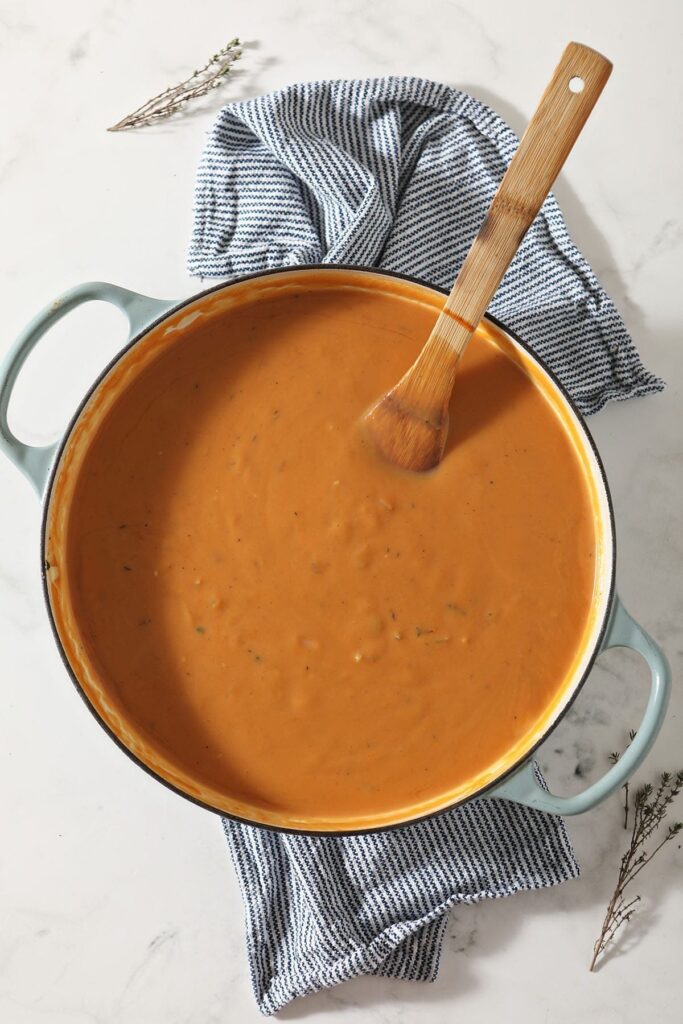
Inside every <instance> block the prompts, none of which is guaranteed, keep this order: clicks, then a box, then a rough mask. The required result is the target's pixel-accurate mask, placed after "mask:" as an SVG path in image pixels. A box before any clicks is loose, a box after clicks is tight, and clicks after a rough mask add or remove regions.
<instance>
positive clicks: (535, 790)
mask: <svg viewBox="0 0 683 1024" xmlns="http://www.w3.org/2000/svg"><path fill="white" fill-rule="evenodd" d="M306 269H307V270H313V269H320V271H321V272H323V271H327V272H329V271H331V270H336V269H344V268H329V267H328V268H311V267H308V268H306ZM347 269H349V270H351V269H353V271H354V272H356V273H357V272H359V271H361V272H363V271H362V270H361V268H358V267H354V268H347ZM288 272H295V271H288V270H286V269H285V270H284V271H273V272H270V273H271V274H277V273H288ZM367 273H371V274H373V275H377V274H380V273H384V272H380V271H376V270H368V271H367ZM255 276H259V275H255ZM261 276H265V275H261ZM386 276H390V277H401V278H402V279H404V280H408V281H411V280H412V279H411V278H407V277H404V276H403V275H386ZM235 283H236V282H231V283H230V284H227V285H219V286H218V289H211V290H210V292H215V291H217V290H221V289H225V288H230V287H231V286H232V284H235ZM414 283H417V284H421V283H422V282H414ZM431 290H432V291H434V290H435V289H431ZM202 294H203V295H208V294H209V292H205V293H202ZM199 298H201V297H198V296H195V297H193V298H192V299H189V300H187V301H186V302H182V303H179V302H172V301H163V300H160V299H152V298H149V297H147V296H144V295H138V294H137V293H136V292H132V291H128V290H127V289H125V288H119V287H117V286H116V285H112V284H105V283H102V282H91V283H88V284H81V285H78V286H76V287H75V288H72V289H71V290H70V291H68V292H65V293H64V294H63V295H61V296H60V297H59V298H58V299H56V300H55V301H54V302H52V303H50V305H49V306H47V307H46V308H45V309H43V310H42V311H41V312H40V313H38V315H37V316H36V317H35V318H34V319H33V320H32V321H31V323H30V324H29V325H28V326H27V327H26V329H25V330H24V331H23V332H22V334H21V335H20V336H19V338H18V339H17V341H16V342H15V344H14V345H13V346H12V348H11V349H10V351H9V352H8V354H7V356H6V357H5V359H4V361H3V362H2V364H1V365H0V450H2V451H3V452H4V453H5V455H6V456H7V457H8V458H9V459H10V460H11V461H12V462H13V463H14V464H15V465H16V466H17V467H18V468H19V469H20V470H21V471H22V473H23V474H24V475H25V476H26V478H27V479H28V480H29V481H30V482H31V484H32V485H33V487H34V488H35V490H36V492H37V493H38V495H39V497H40V498H41V499H43V500H44V517H43V544H42V545H41V563H42V561H43V555H42V552H43V550H44V527H45V515H46V510H47V499H48V498H49V493H50V486H51V482H52V479H53V477H54V473H55V470H56V467H57V465H58V463H59V459H60V455H61V452H62V450H63V449H64V447H65V446H66V445H67V444H68V439H69V436H70V433H71V430H72V428H73V426H74V423H75V421H76V419H77V417H78V413H77V415H76V417H75V418H74V420H73V421H72V423H71V425H70V426H69V428H68V429H67V431H66V434H65V436H64V438H63V439H62V440H61V441H59V442H57V443H55V444H51V445H46V446H44V447H33V446H30V445H26V444H24V443H23V442H21V441H20V440H19V439H18V438H16V437H15V436H14V435H13V433H12V431H11V430H10V428H9V425H8V422H7V410H8V406H9V402H10V397H11V394H12V390H13V387H14V384H15V382H16V380H17V377H18V375H19V373H20V371H21V368H22V366H23V364H24V361H25V360H26V358H27V356H28V354H29V353H30V352H31V350H32V349H33V347H34V346H35V345H36V344H37V342H38V341H39V340H40V339H41V338H42V336H43V335H44V334H45V333H46V331H47V330H48V329H49V328H50V327H52V326H53V325H54V324H55V323H57V321H58V320H61V318H62V317H63V316H65V315H66V314H67V313H68V312H69V311H70V310H72V309H75V308H76V307H77V306H79V305H81V304H82V303H84V302H90V301H93V300H104V301H107V302H111V303H112V304H113V305H115V306H117V307H118V308H119V309H121V310H122V311H123V312H124V313H125V314H126V316H127V318H128V324H129V337H128V345H127V346H126V348H125V349H124V350H123V351H124V352H126V351H128V349H129V348H130V346H131V345H132V344H134V343H135V342H137V341H138V340H139V339H140V337H141V336H142V335H143V334H145V333H146V331H147V330H148V329H149V328H150V327H151V326H153V325H154V324H156V323H157V322H159V321H160V320H161V319H164V318H165V317H166V316H169V315H171V314H172V313H174V312H176V311H177V310H178V309H180V308H184V307H185V306H188V305H190V304H192V303H193V302H196V301H197V300H198V299H199ZM491 319H493V318H491ZM499 326H500V327H501V328H502V329H503V330H504V331H505V332H506V333H507V334H508V335H509V336H510V337H511V338H513V339H514V341H515V343H516V344H518V345H520V346H521V347H523V348H524V349H525V350H526V352H527V353H529V352H530V350H529V349H528V346H526V345H525V344H524V342H523V341H521V339H519V338H516V337H515V335H514V334H513V333H512V332H511V331H509V330H508V328H506V327H505V326H504V325H502V324H499ZM122 354H123V353H121V355H122ZM121 355H120V356H119V357H117V359H118V358H121ZM531 355H532V357H533V358H534V359H535V361H536V362H537V363H538V365H539V366H541V367H542V369H543V370H545V372H546V373H548V375H549V376H550V378H551V379H552V381H553V383H554V384H555V386H556V387H557V389H558V390H559V391H560V392H561V393H562V395H563V396H564V399H565V401H566V402H567V403H568V404H569V405H570V406H571V408H572V409H574V407H573V404H572V403H571V400H570V399H569V397H568V396H567V395H566V392H565V391H564V389H563V388H562V386H561V385H560V384H559V382H558V381H557V380H556V379H555V378H554V376H553V375H552V374H551V373H550V371H548V369H547V367H544V366H543V364H542V362H541V361H540V360H539V359H538V357H536V356H535V355H534V354H533V353H531ZM116 361H117V360H115V362H116ZM112 365H113V364H112ZM109 369H111V367H108V368H107V370H106V371H105V373H104V374H103V375H102V377H101V378H100V381H101V380H102V378H103V377H104V376H105V375H106V373H107V372H108V370H109ZM100 381H98V382H96V384H95V385H93V389H92V390H91V392H90V395H91V394H92V392H93V391H94V390H95V389H96V388H97V386H98V385H99V382H100ZM90 395H89V396H87V398H89V397H90ZM87 398H86V399H85V400H84V403H85V401H86V400H87ZM81 408H82V406H81ZM79 412H80V410H79ZM574 412H575V413H576V410H575V409H574ZM576 417H577V418H578V420H579V422H580V426H581V429H582V430H583V432H584V434H585V436H586V438H588V440H589V441H590V444H591V446H592V447H593V449H595V446H594V445H593V442H592V439H591V438H590V434H589V433H588V431H587V429H586V427H585V424H584V423H583V420H581V418H580V416H579V414H578V413H576ZM596 459H597V453H596ZM596 464H597V465H598V466H599V469H600V472H602V474H603V478H604V471H602V466H601V464H600V463H599V460H597V463H596ZM603 482H604V481H603ZM605 493H606V495H607V500H608V501H609V494H608V491H607V488H606V483H605ZM610 512H611V506H610ZM610 519H611V516H610ZM611 540H612V545H613V542H614V530H613V520H612V538H611ZM46 601H48V611H50V606H49V600H48V598H47V590H46ZM55 637H56V639H57V642H58V643H59V638H58V637H57V635H56V633H55ZM60 647H61V644H60ZM610 647H628V648H631V650H634V651H637V652H638V653H639V654H640V655H641V656H642V657H643V658H644V660H645V661H646V662H647V665H648V667H649V669H650V695H649V699H648V702H647V707H646V709H645V713H644V715H643V719H642V722H641V724H640V727H639V729H638V731H637V734H636V737H635V739H634V740H633V742H632V743H631V744H630V746H629V747H628V749H627V750H626V751H625V752H624V754H623V755H622V756H621V758H620V759H619V760H618V761H617V763H616V764H614V765H613V766H612V767H610V768H609V769H608V770H607V771H606V772H605V774H604V775H603V776H602V778H601V779H599V780H598V781H597V782H595V783H593V785H591V786H589V787H588V788H587V789H585V790H584V791H583V792H582V793H579V794H578V795H576V796H570V797H561V796H555V795H554V794H552V793H549V792H548V791H547V790H545V789H544V788H542V787H541V785H540V784H539V782H538V779H537V775H536V772H535V769H534V762H533V760H532V759H531V756H530V754H531V753H532V751H530V752H527V754H526V755H525V759H524V760H523V761H522V762H521V763H518V764H516V765H514V766H513V767H512V768H511V769H508V770H507V771H506V773H505V775H504V776H502V777H498V778H497V779H495V780H494V781H493V782H492V783H491V784H490V785H489V786H487V787H486V788H484V789H482V790H480V791H478V792H477V793H476V794H475V795H476V796H477V797H486V798H487V799H500V798H504V799H507V800H514V801H516V802H517V803H521V804H526V805H527V806H529V807H533V808H536V809H538V810H542V811H549V812H551V813H553V814H564V815H568V814H581V813H582V812H583V811H587V810H590V809H591V808H592V807H595V806H596V804H598V803H599V802H600V801H601V800H604V799H605V797H607V796H609V794H610V793H613V792H614V791H615V790H617V789H618V788H619V787H620V786H622V785H623V784H624V782H626V780H627V779H628V778H629V777H630V776H631V775H632V774H633V772H634V771H635V770H636V768H637V767H638V765H639V764H640V763H641V761H642V760H643V758H644V757H645V755H646V754H647V752H648V750H649V749H650V747H651V746H652V743H653V742H654V739H655V737H656V735H657V733H658V732H659V729H660V728H661V725H662V722H663V719H664V715H665V712H666V707H667V703H668V698H669V690H670V685H671V684H670V670H669V666H668V663H667V660H666V658H665V656H664V654H663V652H662V651H661V650H660V648H659V647H658V646H657V644H656V643H655V642H654V641H653V640H652V639H651V637H649V636H648V634H647V633H646V632H645V630H644V629H642V628H641V626H639V625H638V623H636V622H635V621H634V620H633V619H632V618H631V616H630V615H629V614H628V612H627V611H626V610H625V608H624V606H623V604H622V603H621V601H620V600H619V598H618V596H617V594H616V591H615V589H614V566H613V565H612V577H611V583H610V591H609V600H608V601H607V602H606V605H605V611H604V616H603V621H602V623H601V628H600V630H599V633H598V635H597V642H596V644H595V648H594V650H593V651H592V652H590V657H589V659H588V663H587V669H586V671H585V672H584V673H583V676H582V678H581V679H580V680H579V682H578V683H577V685H576V687H575V690H574V693H573V694H572V695H571V699H570V700H568V701H567V702H566V704H565V706H564V708H563V710H562V712H561V714H564V712H565V711H566V710H567V708H568V707H569V706H570V704H571V701H572V700H573V698H574V697H575V696H576V693H577V692H578V690H579V689H580V687H581V685H582V684H583V682H584V681H585V679H586V677H587V675H588V671H589V670H590V667H591V666H592V664H593V662H594V661H595V658H596V657H597V656H598V654H599V653H600V652H601V651H604V650H607V649H608V648H610ZM62 656H63V657H64V659H65V662H66V657H65V654H64V651H63V650H62ZM66 663H67V667H68V668H69V670H70V671H71V674H72V677H73V678H74V682H76V685H77V686H78V687H79V690H81V688H80V685H79V682H78V680H77V679H76V678H75V676H74V673H73V671H72V670H71V666H69V665H68V662H66ZM81 694H82V695H83V691H82V690H81ZM91 710H94V709H92V708H91ZM95 714H96V717H98V720H99V721H100V724H102V725H103V726H104V728H105V729H107V731H108V732H109V734H110V735H111V736H112V738H114V739H115V740H116V742H117V743H118V744H119V745H120V746H122V747H123V749H125V750H126V752H127V753H128V754H129V755H130V756H131V757H133V759H134V760H135V761H136V762H137V763H138V764H140V765H141V767H143V768H145V769H146V770H147V771H150V772H151V773H152V774H154V775H155V777H156V778H159V779H160V781H162V782H164V783H165V784H167V785H169V783H168V781H167V780H165V779H163V778H161V776H159V775H158V774H157V773H155V772H153V771H152V770H151V769H150V768H149V766H148V765H146V764H144V763H143V762H142V761H140V760H139V758H137V757H135V755H133V754H132V753H131V751H130V750H128V749H127V748H126V747H125V746H124V745H123V744H122V742H121V740H120V739H119V737H118V736H116V735H114V733H113V732H112V731H111V729H109V728H108V726H107V725H106V724H105V723H104V722H102V720H101V719H100V718H99V716H98V715H97V713H96V712H95ZM561 714H560V715H559V716H558V718H556V719H555V720H554V721H553V722H552V725H551V727H550V729H549V730H548V732H550V731H552V728H554V726H555V725H556V724H557V721H558V720H559V718H560V717H561ZM548 732H547V733H545V734H544V735H543V736H542V737H540V739H539V740H538V743H540V742H541V741H542V740H543V739H545V738H546V736H547V735H548ZM538 743H536V744H535V746H534V749H535V747H536V746H538ZM171 788H172V789H175V791H176V792H179V793H181V794H182V795H183V796H186V797H187V796H189V798H190V799H194V798H193V797H192V796H191V795H189V794H188V793H186V792H184V791H182V790H179V789H177V787H175V786H173V785H171ZM471 798H472V797H471V796H470V797H468V799H471ZM195 802H199V803H202V801H195ZM203 806H208V807H209V809H211V810H214V811H217V812H218V813H224V811H221V809H220V808H217V807H213V806H211V805H208V804H203ZM451 806H452V805H451ZM397 824H399V823H397Z"/></svg>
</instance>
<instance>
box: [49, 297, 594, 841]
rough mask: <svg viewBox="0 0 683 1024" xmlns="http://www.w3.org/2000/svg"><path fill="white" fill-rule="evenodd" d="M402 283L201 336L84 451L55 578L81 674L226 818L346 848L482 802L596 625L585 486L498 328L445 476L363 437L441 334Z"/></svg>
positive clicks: (474, 348) (460, 383)
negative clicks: (440, 810) (398, 822)
mask: <svg viewBox="0 0 683 1024" xmlns="http://www.w3.org/2000/svg"><path fill="white" fill-rule="evenodd" d="M411 287H412V286H408V285H401V286H400V287H399V286H398V285H397V287H396V289H394V290H392V288H391V287H387V288H386V289H383V288H381V287H378V286H374V287H370V286H366V287H361V286H360V285H355V286H349V287H346V288H343V289H339V288H333V287H331V286H329V284H328V285H325V286H323V285H320V284H318V285H315V284H314V283H313V279H311V282H310V283H308V284H306V282H305V279H302V282H301V283H299V284H298V285H290V286H288V287H275V288H272V289H271V290H270V291H266V292H257V291H255V292H254V294H253V295H252V296H250V294H249V293H248V292H247V293H245V297H244V300H243V301H242V302H241V303H240V304H239V306H237V307H235V308H232V309H230V310H227V311H226V312H224V313H223V314H222V315H220V314H216V315H210V314H209V313H207V315H205V316H198V317H196V318H195V319H194V320H192V322H191V323H190V322H189V320H191V319H192V318H188V323H187V324H186V325H185V327H184V328H183V330H178V331H175V332H166V335H165V337H164V339H163V345H160V346H159V349H158V352H157V354H156V355H155V357H154V359H153V360H151V361H149V362H148V365H146V366H144V368H143V369H142V370H141V371H140V372H139V373H137V374H133V375H132V376H131V379H130V381H129V382H128V383H127V385H126V387H125V388H122V389H121V391H120V394H117V396H116V398H115V400H114V401H113V402H112V403H111V404H110V407H109V408H108V410H107V412H106V415H104V416H103V417H102V418H101V421H100V422H99V423H98V424H97V427H96V430H95V431H94V433H93V435H92V437H91V438H90V440H89V441H88V444H87V448H86V449H85V450H84V453H83V454H82V458H81V461H80V464H79V467H78V472H77V474H76V480H75V483H74V484H73V494H72V498H71V507H70V515H69V520H68V532H67V534H66V538H65V545H64V551H65V556H63V557H64V562H65V564H63V565H61V566H53V567H52V570H51V571H52V576H53V578H54V580H59V581H60V586H61V587H62V590H61V592H60V595H59V597H58V598H55V596H54V587H53V603H54V605H55V607H57V606H58V605H59V604H60V603H61V605H62V606H63V607H66V606H67V605H68V607H69V608H70V610H71V612H70V614H71V615H72V618H71V619H70V623H71V625H70V627H69V631H70V637H69V640H68V643H67V651H69V649H70V650H71V653H70V655H69V657H70V659H71V660H72V662H73V661H76V662H80V663H85V664H87V666H88V671H89V673H90V678H91V680H93V679H99V680H100V681H102V680H104V681H105V684H103V685H104V689H105V690H106V694H107V697H106V700H107V706H108V714H110V715H116V716H118V719H120V720H121V721H125V722H128V723H134V729H135V731H136V734H137V735H138V736H141V737H143V739H144V743H146V744H148V746H149V749H150V750H155V751H157V756H158V757H159V758H161V759H165V760H166V763H168V764H172V765H173V766H175V771H176V773H177V777H178V778H179V779H180V778H182V777H185V776H187V777H190V778H193V779H195V780H199V784H200V785H201V786H204V787H207V789H209V790H211V791H212V792H213V793H219V794H225V801H224V804H225V809H230V808H234V807H238V808H239V807H240V806H243V807H246V808H251V809H252V810H253V809H257V810H256V813H257V814H259V815H260V816H261V817H262V819H263V820H266V821H267V820H281V821H283V822H284V823H285V824H288V823H291V824H294V825H296V823H297V822H302V821H303V822H307V823H309V824H312V826H314V825H315V823H316V822H317V821H319V822H320V823H322V824H323V827H324V823H325V822H328V821H336V822H344V821H348V822H349V827H353V824H354V822H356V821H363V822H370V823H372V822H373V821H374V820H377V821H382V820H384V818H385V816H386V815H390V814H393V813H398V812H400V811H401V810H405V809H406V808H416V809H419V808H422V807H424V808H429V807H430V806H433V805H434V806H435V805H436V804H438V803H439V802H440V801H443V799H444V797H446V796H447V795H448V794H451V795H453V796H457V795H458V794H460V793H464V792H467V789H468V786H470V785H471V782H472V780H474V779H478V780H479V781H480V782H481V781H486V779H487V778H488V777H493V775H495V766H496V765H499V764H500V763H502V761H504V760H505V758H506V756H507V755H509V753H510V751H512V750H514V749H515V748H517V747H520V749H521V747H522V746H523V744H524V741H525V737H527V736H529V735H530V734H531V732H533V730H534V728H535V727H536V726H537V724H538V721H539V719H540V718H542V717H543V716H544V714H546V713H547V711H548V709H549V708H550V707H551V706H552V704H553V702H554V701H556V700H557V699H558V695H559V694H560V693H561V691H562V688H563V687H564V686H565V684H566V680H567V678H568V675H569V673H570V672H571V671H572V668H573V666H574V663H575V659H576V657H577V649H578V648H579V647H580V645H581V642H582V637H584V636H585V634H586V630H587V629H588V628H589V620H590V614H591V605H592V597H593V591H594V583H595V562H596V536H595V528H594V518H593V512H592V507H591V495H590V491H589V487H588V484H587V482H586V474H585V470H584V468H583V466H582V464H581V461H580V458H579V456H578V454H577V451H576V450H575V446H574V444H573V442H572V439H571V433H570V432H568V430H567V429H566V427H565V425H564V424H563V422H562V420H561V418H560V416H559V415H558V412H557V411H556V409H555V408H554V407H553V405H552V403H551V401H550V400H549V398H548V396H547V395H546V393H545V392H544V389H543V388H542V387H541V386H539V383H538V381H535V380H533V379H532V377H531V376H530V375H529V373H528V372H527V371H525V368H524V366H523V365H522V361H521V359H520V357H519V356H518V355H516V354H515V350H513V348H512V346H511V344H510V343H509V342H506V340H505V338H504V337H503V336H502V335H501V334H499V333H498V332H496V331H495V329H493V328H490V327H489V328H486V327H482V328H481V329H480V330H479V332H478V333H477V335H476V336H475V338H474V339H473V341H472V343H471V344H470V346H469V348H468V349H467V352H466V354H465V357H464V360H463V363H462V367H461V369H460V370H459V373H458V377H457V382H456V385H455V390H454V396H453V401H452V406H451V428H450V436H449V442H448V446H447V450H446V454H445V457H444V460H443V462H442V464H441V465H440V466H439V467H438V468H437V469H435V470H433V471H431V472H429V473H427V474H410V473H406V472H403V471H400V470H397V469H395V468H393V467H392V466H390V465H388V464H386V463H385V462H383V461H382V460H381V459H380V458H379V457H378V456H377V455H376V454H375V453H374V452H373V450H371V448H370V447H369V446H368V445H367V444H366V441H365V438H364V436H363V432H362V429H361V427H360V426H359V421H360V420H361V417H362V415H363V413H364V411H365V410H366V409H367V408H368V406H369V405H370V404H371V403H372V402H373V400H375V399H377V397H378V396H380V395H381V394H382V393H383V392H385V391H386V390H387V389H388V388H389V387H390V386H391V385H392V384H394V383H395V382H396V381H397V380H398V379H399V377H400V376H401V375H402V374H403V372H404V371H405V370H406V368H407V367H408V366H409V365H410V363H411V362H412V361H413V359H414V358H415V356H416V354H417V352H418V351H419V349H420V347H421V346H422V344H423V343H424V341H425V339H426V338H427V336H428V334H429V332H430V329H431V327H432V325H433V323H434V320H435V319H436V316H437V312H438V303H437V302H430V301H424V300H423V299H421V295H422V294H423V293H422V292H420V290H419V289H417V288H416V289H414V290H413V291H414V293H413V292H411ZM49 546H50V540H49V539H48V548H49ZM54 557H57V555H55V556H54ZM58 611H59V610H58V608H57V616H56V617H57V625H58V628H60V631H61V632H62V633H64V634H65V633H66V632H67V629H66V628H65V627H64V625H63V624H62V626H61V627H60V617H59V613H58ZM64 614H65V615H66V613H64ZM64 621H66V619H64ZM69 645H70V646H69ZM94 691H95V687H94V684H93V693H94ZM102 692H104V690H103V691H102ZM91 700H92V701H93V702H94V703H97V701H98V698H97V697H96V696H92V694H91ZM520 745H521V746H520Z"/></svg>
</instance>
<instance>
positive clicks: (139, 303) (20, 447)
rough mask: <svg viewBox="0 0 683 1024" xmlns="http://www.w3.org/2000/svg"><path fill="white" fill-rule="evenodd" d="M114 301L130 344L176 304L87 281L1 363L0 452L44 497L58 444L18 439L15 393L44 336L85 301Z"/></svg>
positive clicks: (45, 313) (37, 320) (53, 306)
mask: <svg viewBox="0 0 683 1024" xmlns="http://www.w3.org/2000/svg"><path fill="white" fill-rule="evenodd" d="M97 300H101V301H104V302H111V303H112V304H113V305H114V306H118V308H119V309H120V310H121V311H122V312H123V313H125V314H126V316H127V317H128V327H129V330H128V339H127V340H128V341H130V340H131V339H132V338H133V337H134V336H135V335H136V334H138V333H139V332H140V331H141V330H142V329H143V328H144V327H147V326H148V325H149V324H151V323H152V322H153V321H154V320H156V319H157V318H158V317H160V316H161V315H162V313H165V312H166V311H167V310H169V309H172V308H173V306H175V305H176V304H177V303H175V302H172V301H170V300H164V299H152V298H149V296H147V295H139V294H138V293H137V292H131V291H129V290H128V289H127V288H119V287H118V286H117V285H115V284H107V283H106V282H105V281H88V282H86V283H85V284H79V285H76V287H75V288H70V289H69V291H67V292H64V293H63V295H60V296H59V298H57V299H55V300H54V302H51V303H50V305H49V306H46V307H45V308H44V309H43V310H41V312H40V313H38V315H37V316H35V317H34V318H33V320H31V322H30V323H29V324H28V325H27V327H25V328H24V330H23V331H22V332H21V334H20V335H19V337H18V338H17V340H16V341H15V343H14V345H12V347H11V348H10V350H9V352H8V353H7V355H6V356H5V358H4V359H3V360H2V362H1V363H0V451H2V452H4V453H5V455H6V456H7V458H8V459H10V461H12V462H13V463H14V464H15V466H17V467H18V469H20V470H21V472H22V473H23V474H24V476H26V477H27V478H28V479H29V480H30V481H31V483H32V484H33V486H34V487H35V489H36V491H37V492H38V496H39V497H41V496H42V494H43V491H44V489H45V484H46V482H47V478H48V474H49V471H50V467H51V465H52V461H53V459H54V456H55V454H56V452H57V448H58V447H59V441H55V442H53V443H52V444H46V445H42V446H36V445H28V444H24V443H23V441H20V440H19V438H18V437H15V436H14V434H13V433H12V431H11V430H10V428H9V424H8V422H7V409H8V407H9V402H10V397H11V395H12V390H13V388H14V385H15V383H16V380H17V377H18V376H19V373H20V372H21V368H22V366H23V365H24V362H25V361H26V358H27V356H28V354H29V352H31V350H32V349H33V348H34V346H35V345H36V344H37V343H38V342H39V341H40V339H41V338H42V336H43V335H44V334H45V333H46V331H48V330H49V329H50V327H52V326H53V325H54V324H56V323H57V321H58V320H61V319H62V317H63V316H65V315H66V314H67V313H69V312H71V310H72V309H75V308H76V307H77V306H80V305H81V304H82V303H84V302H92V301H97Z"/></svg>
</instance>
